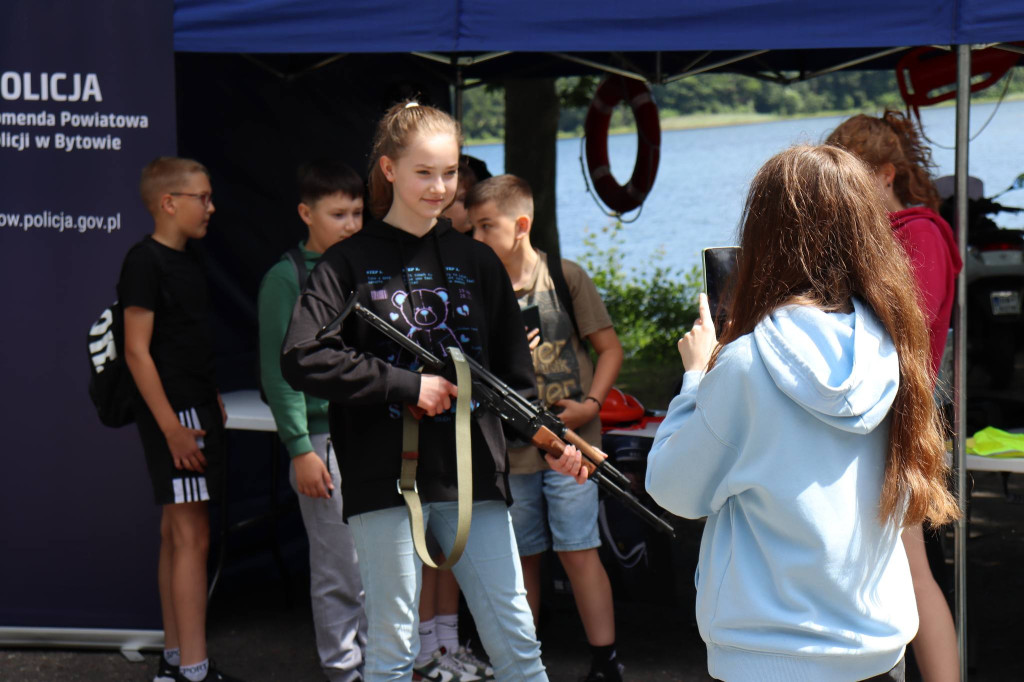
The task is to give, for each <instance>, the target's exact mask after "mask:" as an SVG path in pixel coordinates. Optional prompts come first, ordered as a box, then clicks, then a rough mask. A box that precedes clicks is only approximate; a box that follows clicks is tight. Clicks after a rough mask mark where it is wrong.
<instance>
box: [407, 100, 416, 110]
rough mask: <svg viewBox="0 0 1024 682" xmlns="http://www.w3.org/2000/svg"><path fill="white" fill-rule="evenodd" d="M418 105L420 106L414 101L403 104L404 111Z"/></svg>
mask: <svg viewBox="0 0 1024 682" xmlns="http://www.w3.org/2000/svg"><path fill="white" fill-rule="evenodd" d="M419 105H420V103H419V102H415V101H414V102H406V103H405V108H406V109H411V108H413V107H418V106H419Z"/></svg>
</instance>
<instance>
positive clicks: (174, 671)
mask: <svg viewBox="0 0 1024 682" xmlns="http://www.w3.org/2000/svg"><path fill="white" fill-rule="evenodd" d="M177 680H178V666H176V665H171V664H170V663H168V662H167V659H166V658H164V655H163V654H160V663H159V664H158V665H157V668H156V675H154V676H153V682H177Z"/></svg>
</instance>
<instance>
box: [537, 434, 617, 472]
mask: <svg viewBox="0 0 1024 682" xmlns="http://www.w3.org/2000/svg"><path fill="white" fill-rule="evenodd" d="M565 439H566V440H567V441H569V442H570V443H572V444H573V445H575V446H576V448H577V449H578V450H579V451H580V452H581V453H582V454H583V466H585V467H587V472H588V473H590V474H592V473H594V469H596V468H597V463H595V462H594V461H593V460H592V459H591V458H590V457H589V456H588V455H587V453H586V452H585V451H584V449H583V448H582V447H580V445H579V443H582V444H583V445H585V446H586V447H587V449H589V450H592V451H593V450H596V448H594V447H593V446H591V445H590V444H589V443H587V442H586V441H585V440H583V439H582V438H580V437H579V436H577V435H576V434H575V433H574V432H573V431H571V430H569V429H566V431H565ZM531 442H532V443H533V444H534V445H536V446H537V447H538V448H540V450H541V451H542V452H546V453H548V454H549V455H551V456H552V457H554V458H555V459H558V458H559V457H561V456H562V451H563V450H565V441H563V440H562V439H561V438H559V437H558V436H556V435H555V434H554V432H553V431H552V430H551V429H549V428H548V427H546V426H542V427H540V430H539V431H537V433H535V434H533V439H532V440H531ZM597 452H601V451H600V450H597ZM601 454H602V455H603V454H604V453H603V452H601Z"/></svg>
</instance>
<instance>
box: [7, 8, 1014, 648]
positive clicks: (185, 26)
mask: <svg viewBox="0 0 1024 682" xmlns="http://www.w3.org/2000/svg"><path fill="white" fill-rule="evenodd" d="M93 4H95V5H96V6H97V7H98V6H99V5H100V3H93ZM174 6H175V12H174V50H175V52H177V53H178V55H179V56H189V55H193V54H196V53H203V54H211V53H216V54H220V55H227V54H231V55H235V54H243V55H278V56H280V55H300V56H301V57H303V59H304V60H305V61H304V66H303V68H307V67H310V66H312V67H315V66H317V65H318V64H321V63H323V62H325V61H328V60H334V61H337V60H338V59H339V58H341V57H343V55H346V54H353V55H357V54H358V55H370V54H373V55H375V56H374V57H373V59H374V61H375V62H376V63H377V64H378V66H377V69H378V70H380V71H387V70H389V69H402V68H408V67H409V64H410V61H411V60H415V61H416V62H417V63H422V65H425V67H429V68H431V69H434V71H433V73H434V74H435V75H436V74H440V75H441V76H443V78H445V79H447V80H448V81H449V82H450V83H453V84H456V85H458V84H460V83H461V82H462V79H463V78H469V77H473V78H497V77H499V76H507V75H513V76H526V75H557V74H568V73H589V72H601V71H611V72H616V73H624V74H625V75H629V76H632V77H636V78H641V79H646V80H650V81H653V82H668V81H671V80H674V79H677V78H681V77H685V76H687V75H690V74H694V73H700V72H704V71H712V70H723V69H726V70H730V71H734V72H742V73H750V74H752V75H757V76H759V77H767V78H775V79H777V80H787V79H790V78H793V77H794V75H793V74H794V72H795V73H797V74H798V76H796V77H811V76H813V75H815V74H816V73H823V72H827V71H830V70H835V69H838V68H849V67H852V66H856V65H865V66H869V67H872V68H873V67H888V66H891V65H892V64H894V63H895V60H896V58H897V57H898V55H899V53H901V52H902V51H903V50H905V49H906V48H907V47H909V46H916V45H941V46H954V45H959V46H962V47H961V48H960V49H959V53H960V58H961V64H962V65H965V68H962V69H961V87H960V90H959V101H958V111H959V113H960V115H959V118H958V138H957V139H958V147H959V150H960V151H959V156H958V160H957V168H958V175H959V176H960V180H959V182H958V185H957V191H958V195H959V196H961V197H965V196H966V191H965V190H966V188H965V183H966V177H965V176H966V172H965V171H966V151H967V145H966V130H967V127H966V126H967V103H968V97H969V94H968V92H967V88H966V87H965V86H966V82H967V81H966V79H967V76H968V69H967V68H966V64H967V63H968V62H967V60H968V59H969V47H967V46H970V45H976V44H985V45H990V44H994V43H998V44H1005V43H1011V42H1013V41H1019V40H1024V12H1021V11H1020V10H1019V0H906V1H905V2H899V3H894V2H891V1H884V2H883V0H863V1H862V2H860V3H822V2H820V0H817V1H814V2H812V1H811V0H715V1H714V2H712V1H708V0H704V1H691V2H679V1H678V0H634V1H633V2H628V3H627V2H619V1H615V2H612V1H610V0H588V1H587V2H581V1H580V0H563V1H562V2H550V0H548V1H547V2H539V1H537V0H520V1H519V2H509V1H508V0H419V1H418V2H403V1H400V0H346V1H345V2H338V0H245V1H244V2H243V1H241V0H176V2H175V3H174ZM96 14H97V16H102V13H100V12H96ZM59 16H60V15H58V14H55V15H54V17H55V18H54V21H55V22H59V21H60V19H59ZM29 32H30V33H31V30H30V31H29ZM1006 48H1007V49H1011V50H1015V51H1019V50H1020V48H1017V47H1015V46H1012V45H1006ZM163 49H166V48H163ZM140 52H141V48H140ZM318 55H323V56H318ZM409 55H414V56H412V57H410V56H409ZM255 58H256V59H261V57H255ZM51 70H52V69H51ZM190 75H194V76H196V77H194V78H191V79H188V81H187V83H186V82H185V80H186V79H185V78H183V74H182V73H181V72H179V74H178V78H179V92H180V91H181V90H182V89H183V88H191V89H193V90H194V91H195V92H196V93H198V94H196V95H195V98H196V99H199V100H201V99H202V98H203V97H205V96H207V95H209V94H212V93H215V91H216V89H217V87H218V86H219V85H220V83H219V82H217V81H215V80H214V81H211V79H210V78H206V77H204V76H205V74H203V73H202V72H201V71H197V72H196V73H195V74H190ZM324 81H326V79H324ZM164 82H166V79H165V81H164ZM313 85H322V86H323V87H325V88H326V87H328V86H327V84H326V82H321V83H316V84H313ZM296 89H299V88H298V86H296ZM307 89H312V88H307ZM329 96H330V97H332V98H334V99H335V100H341V99H344V98H347V97H349V96H350V93H349V92H331V93H329ZM253 99H254V100H255V98H253ZM201 104H202V102H200V105H201ZM243 104H244V105H246V106H250V107H251V106H253V105H256V106H258V105H259V104H260V102H256V101H254V102H245V103H243ZM180 108H181V101H180V99H179V110H180ZM251 110H252V109H251V108H250V109H248V110H244V109H242V108H240V109H239V111H251ZM204 113H205V114H206V115H208V117H209V120H204V124H208V125H209V126H210V127H211V128H212V127H214V126H215V125H218V124H221V123H223V124H225V125H236V126H237V127H239V128H243V129H244V128H245V127H246V125H247V121H246V120H244V119H230V118H229V117H227V116H224V115H222V113H221V112H218V111H216V108H215V107H208V108H207V109H206V110H205V112H204ZM306 113H307V114H308V112H306ZM179 124H180V119H179ZM217 142H220V141H219V140H218V141H217ZM247 142H248V146H249V147H259V146H260V144H255V143H263V144H265V142H266V141H265V140H263V139H260V138H259V137H257V136H251V137H250V139H249V140H247ZM220 146H221V147H223V151H224V152H226V153H232V154H233V153H236V152H239V151H241V148H240V146H239V147H227V146H226V145H220ZM181 151H182V152H188V151H189V150H187V149H182V150H181ZM235 163H236V165H241V164H242V163H243V157H241V156H239V158H238V159H237V160H236V161H235ZM264 190H266V186H265V185H260V186H252V187H247V188H246V191H247V192H249V193H250V194H251V195H252V196H256V195H258V194H260V193H262V192H264ZM218 194H219V195H220V191H219V192H218ZM958 210H959V215H961V216H966V203H965V202H963V201H962V202H961V205H960V208H959V209H958ZM225 213H227V212H225ZM250 241H253V240H251V238H250ZM963 249H964V245H963V244H961V250H963ZM257 281H258V280H257ZM964 289H965V287H964V286H963V283H961V287H960V290H961V292H962V291H964ZM239 303H241V304H242V305H245V304H246V302H245V301H239ZM249 305H251V301H250V302H249ZM958 309H959V311H960V312H959V315H960V317H959V318H958V325H957V326H958V329H960V330H962V329H963V309H964V306H963V301H961V304H960V305H959V306H958ZM957 343H958V346H957V348H958V350H959V351H960V352H959V355H958V357H959V358H961V361H960V363H959V367H958V370H957V382H958V386H961V387H962V386H963V385H964V382H963V367H964V364H963V362H962V357H963V347H964V344H963V335H962V334H960V335H959V336H958V341H957ZM958 400H959V403H960V404H959V414H963V391H959V398H958ZM46 454H47V455H50V454H52V453H49V452H47V453H46ZM963 458H964V452H963V446H962V443H961V442H959V441H958V444H957V461H958V462H959V463H960V469H959V471H960V482H959V488H960V490H963V489H964V487H965V486H964V480H963V473H964V469H963V466H962V464H963V461H964V459H963ZM16 497H17V496H16V495H12V496H11V499H14V498H16ZM19 499H20V498H19ZM12 508H13V507H12ZM963 530H964V529H963V527H961V528H960V529H959V530H958V532H959V540H958V544H957V561H958V567H960V571H959V576H958V591H959V595H960V600H959V602H958V614H957V616H958V622H960V623H961V624H962V623H963V622H964V620H963V600H962V597H963V571H962V566H963V558H964V553H963V543H964V539H965V535H964V532H963ZM17 560H18V557H12V562H11V563H16V562H17ZM96 570H97V571H98V570H100V569H99V568H97V569H96ZM82 608H85V609H87V608H88V607H82ZM69 609H70V607H69ZM51 641H52V640H51ZM69 643H70V642H69ZM113 644H114V645H115V646H116V645H117V643H116V642H115V643H113ZM963 647H964V640H963V628H961V651H963V650H964V649H963ZM965 660H966V657H965V656H961V661H965Z"/></svg>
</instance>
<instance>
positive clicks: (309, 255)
mask: <svg viewBox="0 0 1024 682" xmlns="http://www.w3.org/2000/svg"><path fill="white" fill-rule="evenodd" d="M300 246H301V247H302V254H303V256H305V259H306V267H307V268H308V269H309V270H312V269H313V267H314V266H315V265H316V264H317V261H319V260H320V254H319V253H316V252H314V251H308V250H306V248H305V243H302V244H300ZM298 298H299V280H298V277H297V275H296V273H295V266H293V265H292V263H291V261H289V260H287V259H286V258H282V259H281V260H280V261H278V262H277V263H276V264H274V266H273V267H272V268H270V270H268V271H267V274H266V275H264V276H263V281H262V282H261V283H260V291H259V297H258V299H257V305H258V310H259V335H260V338H259V341H260V381H261V384H262V386H263V392H264V393H265V394H266V396H267V402H268V403H269V404H270V411H271V412H272V413H273V415H274V421H275V422H276V423H277V433H278V435H279V436H280V437H281V441H282V442H283V443H284V446H285V448H286V449H287V450H288V455H289V456H291V457H296V456H298V455H302V454H305V453H307V452H310V451H311V450H312V449H313V444H312V442H311V441H310V439H309V436H310V434H316V433H327V432H328V431H329V426H328V421H327V401H326V400H322V399H320V398H314V397H313V396H310V395H306V394H305V393H300V392H299V391H296V390H295V389H293V388H292V387H291V386H289V385H288V382H286V381H285V380H284V377H283V376H281V345H282V343H283V342H284V336H285V333H286V332H287V331H288V323H289V322H290V321H291V317H292V309H293V308H294V307H295V301H297V300H298Z"/></svg>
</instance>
